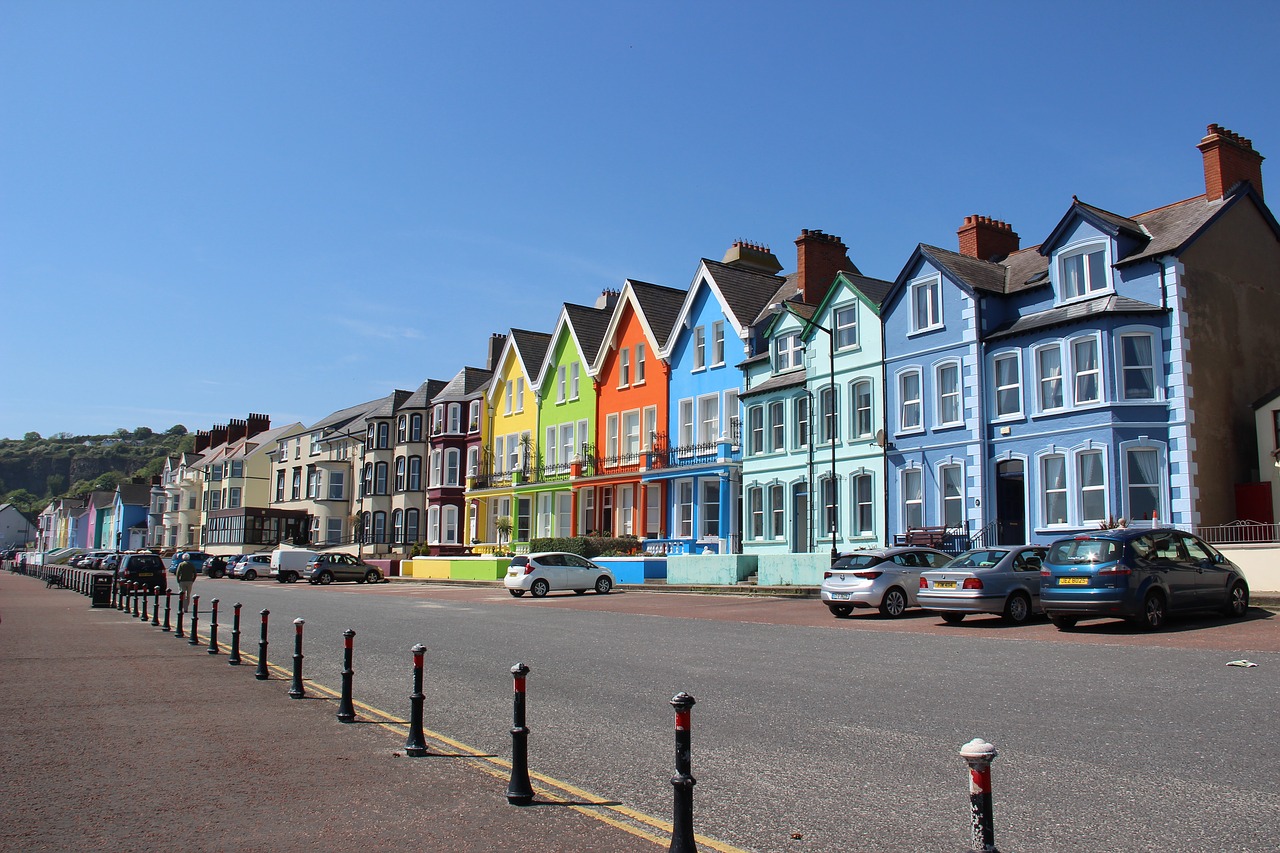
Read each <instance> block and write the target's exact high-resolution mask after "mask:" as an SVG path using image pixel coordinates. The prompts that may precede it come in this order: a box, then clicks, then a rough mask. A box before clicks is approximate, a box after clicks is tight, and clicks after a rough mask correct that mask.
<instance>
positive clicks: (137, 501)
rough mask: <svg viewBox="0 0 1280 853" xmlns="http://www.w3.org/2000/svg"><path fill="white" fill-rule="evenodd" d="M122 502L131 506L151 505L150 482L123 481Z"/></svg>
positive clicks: (120, 487)
mask: <svg viewBox="0 0 1280 853" xmlns="http://www.w3.org/2000/svg"><path fill="white" fill-rule="evenodd" d="M119 490H120V502H121V503H122V504H127V505H129V506H149V505H150V504H151V484H150V483H121V484H120V486H119Z"/></svg>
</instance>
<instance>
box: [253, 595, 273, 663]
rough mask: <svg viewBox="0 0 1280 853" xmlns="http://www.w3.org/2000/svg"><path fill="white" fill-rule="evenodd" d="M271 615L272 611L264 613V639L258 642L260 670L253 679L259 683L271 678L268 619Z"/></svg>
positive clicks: (264, 611)
mask: <svg viewBox="0 0 1280 853" xmlns="http://www.w3.org/2000/svg"><path fill="white" fill-rule="evenodd" d="M270 615H271V611H270V610H263V611H262V637H261V638H260V639H259V640H258V669H257V670H256V671H255V672H254V673H253V677H254V678H256V679H258V680H259V681H265V680H266V679H268V678H270V677H271V674H270V673H269V672H267V617H268V616H270Z"/></svg>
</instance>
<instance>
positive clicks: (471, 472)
mask: <svg viewBox="0 0 1280 853" xmlns="http://www.w3.org/2000/svg"><path fill="white" fill-rule="evenodd" d="M479 473H480V448H479V447H471V448H468V449H467V476H468V477H475V476H476V475H478V474H479Z"/></svg>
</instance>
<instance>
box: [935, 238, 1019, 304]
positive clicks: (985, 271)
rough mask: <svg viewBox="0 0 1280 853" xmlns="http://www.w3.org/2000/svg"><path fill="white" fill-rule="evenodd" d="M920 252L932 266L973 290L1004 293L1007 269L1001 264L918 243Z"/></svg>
mask: <svg viewBox="0 0 1280 853" xmlns="http://www.w3.org/2000/svg"><path fill="white" fill-rule="evenodd" d="M920 253H921V254H922V255H924V256H925V257H926V258H928V259H929V260H930V261H931V262H932V263H933V264H934V266H937V267H939V268H940V269H942V270H943V271H944V272H945V273H947V275H948V276H950V277H951V278H953V279H955V280H956V281H959V282H962V283H963V284H966V285H968V286H969V287H970V288H972V289H974V290H983V291H986V292H987V293H1004V283H1005V277H1006V273H1007V270H1006V269H1005V267H1004V265H1003V264H997V263H993V262H991V261H980V260H978V259H977V258H971V257H969V256H968V255H962V254H960V253H959V252H953V251H951V250H950V249H942V248H939V247H937V246H930V245H927V244H925V243H921V244H920Z"/></svg>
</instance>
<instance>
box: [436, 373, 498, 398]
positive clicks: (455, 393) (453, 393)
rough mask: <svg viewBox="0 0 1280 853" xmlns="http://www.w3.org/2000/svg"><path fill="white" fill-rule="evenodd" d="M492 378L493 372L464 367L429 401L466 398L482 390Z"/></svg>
mask: <svg viewBox="0 0 1280 853" xmlns="http://www.w3.org/2000/svg"><path fill="white" fill-rule="evenodd" d="M492 378H493V373H492V372H491V371H488V370H484V369H482V368H479V367H464V368H462V369H461V370H459V371H458V372H457V374H456V375H455V376H454V377H453V378H452V379H450V380H449V382H448V384H446V385H445V386H444V387H443V388H441V389H440V393H438V394H436V395H435V396H434V397H432V398H431V402H433V403H440V402H461V401H463V400H468V399H470V398H472V397H474V396H476V395H477V394H479V393H480V392H482V391H484V387H485V386H486V385H488V384H489V380H490V379H492Z"/></svg>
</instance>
